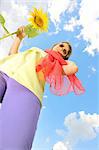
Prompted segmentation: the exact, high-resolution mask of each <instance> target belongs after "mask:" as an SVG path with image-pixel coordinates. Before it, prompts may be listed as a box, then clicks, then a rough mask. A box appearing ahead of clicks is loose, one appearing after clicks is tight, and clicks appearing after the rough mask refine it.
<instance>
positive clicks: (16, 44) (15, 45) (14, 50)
mask: <svg viewBox="0 0 99 150" xmlns="http://www.w3.org/2000/svg"><path fill="white" fill-rule="evenodd" d="M18 30H19V31H20V33H18V34H17V35H16V37H15V40H14V42H13V44H12V46H11V48H10V52H9V54H8V55H11V54H16V53H18V49H19V46H20V43H21V41H22V39H23V38H24V37H25V36H26V35H25V32H24V26H21V27H19V28H18Z"/></svg>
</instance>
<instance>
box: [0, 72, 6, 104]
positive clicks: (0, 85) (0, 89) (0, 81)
mask: <svg viewBox="0 0 99 150" xmlns="http://www.w3.org/2000/svg"><path fill="white" fill-rule="evenodd" d="M5 91H6V80H5V79H4V78H3V75H2V73H1V72H0V103H2V101H3V97H4V94H5Z"/></svg>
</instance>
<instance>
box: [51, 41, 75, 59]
mask: <svg viewBox="0 0 99 150" xmlns="http://www.w3.org/2000/svg"><path fill="white" fill-rule="evenodd" d="M61 43H66V44H68V46H69V51H68V54H67V55H66V56H62V57H63V59H64V60H68V59H69V57H70V55H71V54H72V46H71V44H70V43H69V42H67V41H66V42H61ZM57 44H59V43H56V44H54V45H53V46H52V48H51V49H53V48H54V46H56V45H57Z"/></svg>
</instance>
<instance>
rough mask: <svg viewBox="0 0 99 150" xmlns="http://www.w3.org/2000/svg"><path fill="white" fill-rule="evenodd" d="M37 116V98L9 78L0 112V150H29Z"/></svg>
mask: <svg viewBox="0 0 99 150" xmlns="http://www.w3.org/2000/svg"><path fill="white" fill-rule="evenodd" d="M39 114H40V102H39V100H38V98H37V96H36V95H35V94H33V93H32V92H31V91H30V90H28V89H27V88H25V87H24V86H23V85H21V84H19V83H18V82H17V81H15V80H14V79H12V78H9V80H8V82H7V89H6V93H5V96H4V98H3V103H2V107H1V110H0V120H1V123H0V130H1V134H0V140H1V141H0V148H1V149H0V150H31V147H32V142H33V139H34V136H35V132H36V129H37V122H38V118H39Z"/></svg>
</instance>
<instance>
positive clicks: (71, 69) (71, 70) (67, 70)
mask: <svg viewBox="0 0 99 150" xmlns="http://www.w3.org/2000/svg"><path fill="white" fill-rule="evenodd" d="M66 62H67V65H63V66H62V68H63V72H62V73H63V75H72V74H75V73H77V72H78V66H77V65H76V64H75V63H74V62H73V61H66Z"/></svg>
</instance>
